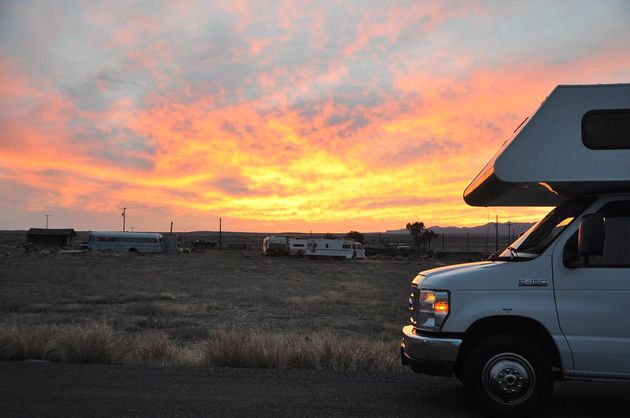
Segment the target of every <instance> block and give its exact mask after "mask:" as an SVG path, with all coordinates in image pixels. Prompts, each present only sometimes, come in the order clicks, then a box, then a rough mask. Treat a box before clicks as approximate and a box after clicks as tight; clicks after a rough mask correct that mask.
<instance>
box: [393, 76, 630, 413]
mask: <svg viewBox="0 0 630 418" xmlns="http://www.w3.org/2000/svg"><path fill="white" fill-rule="evenodd" d="M464 200H465V201H466V202H467V203H468V204H470V205H473V206H555V207H554V209H553V210H552V211H551V212H550V213H549V214H548V215H547V216H545V217H544V218H543V219H542V220H541V221H540V222H538V223H536V224H535V225H534V226H533V227H532V228H531V229H529V230H528V231H527V232H526V233H524V234H523V235H522V236H521V237H519V238H518V239H517V240H516V241H515V242H513V243H512V244H510V245H509V246H508V247H507V248H506V249H505V250H504V251H503V252H502V253H501V254H498V255H497V256H495V257H494V258H492V259H491V260H489V261H483V262H477V263H468V264H459V265H455V266H450V267H441V268H437V269H432V270H427V271H423V272H421V273H419V274H418V275H417V276H416V277H415V278H414V279H413V281H412V286H411V294H410V297H409V325H407V326H405V327H404V328H403V330H402V333H403V341H402V343H401V358H402V362H403V364H406V365H409V366H410V367H411V368H412V369H413V370H414V371H415V372H417V373H426V374H432V375H441V376H452V375H454V376H456V377H457V378H459V379H460V380H462V381H463V382H464V385H465V386H466V387H467V389H468V391H469V392H470V393H471V394H472V395H473V396H474V397H475V398H476V399H478V401H479V402H480V403H481V405H482V406H483V407H484V408H485V409H486V410H487V411H488V412H490V413H491V414H494V415H501V416H531V415H533V414H534V413H535V412H536V411H537V410H538V409H540V408H541V407H542V405H543V404H544V403H545V401H546V400H547V399H548V398H549V396H550V395H551V392H552V388H553V384H554V381H555V380H560V379H609V380H611V381H618V380H626V381H628V380H630V355H629V353H630V84H617V85H593V86H558V87H557V88H556V89H554V90H553V91H552V93H551V94H550V95H549V97H548V98H547V99H546V100H545V101H544V102H543V104H542V105H541V106H540V108H539V109H538V110H537V111H536V113H535V114H534V115H533V117H532V118H531V119H529V121H528V122H527V124H525V125H524V126H522V127H521V128H520V130H518V132H517V133H516V135H515V136H514V137H513V138H512V139H511V140H510V141H508V142H506V143H505V144H503V146H502V147H501V148H500V150H499V152H498V153H497V154H496V155H495V156H494V157H493V158H492V159H491V160H490V162H489V163H488V164H487V165H486V167H485V168H484V169H483V170H482V171H481V173H480V174H479V175H478V176H477V177H476V178H475V179H474V180H473V181H472V183H471V184H470V185H469V186H468V188H467V189H466V191H465V192H464Z"/></svg>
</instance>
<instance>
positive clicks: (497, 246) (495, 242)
mask: <svg viewBox="0 0 630 418" xmlns="http://www.w3.org/2000/svg"><path fill="white" fill-rule="evenodd" d="M495 216H496V222H495V224H494V226H495V237H494V238H495V239H494V244H495V251H496V253H497V255H499V215H495Z"/></svg>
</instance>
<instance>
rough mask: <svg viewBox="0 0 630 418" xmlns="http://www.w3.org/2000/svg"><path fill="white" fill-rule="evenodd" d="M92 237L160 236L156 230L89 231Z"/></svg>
mask: <svg viewBox="0 0 630 418" xmlns="http://www.w3.org/2000/svg"><path fill="white" fill-rule="evenodd" d="M90 235H92V236H94V237H116V238H124V237H128V238H161V237H162V234H160V233H158V232H120V231H90Z"/></svg>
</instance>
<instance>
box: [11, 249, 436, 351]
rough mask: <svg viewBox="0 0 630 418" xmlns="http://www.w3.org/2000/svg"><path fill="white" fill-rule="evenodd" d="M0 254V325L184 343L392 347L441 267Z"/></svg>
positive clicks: (395, 262)
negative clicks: (282, 339) (91, 328)
mask: <svg viewBox="0 0 630 418" xmlns="http://www.w3.org/2000/svg"><path fill="white" fill-rule="evenodd" d="M2 247H3V248H0V288H1V289H2V292H1V294H0V326H11V325H48V324H56V325H65V324H79V325H80V324H86V323H93V322H100V323H105V324H107V325H109V326H111V327H113V328H114V329H115V330H116V331H121V332H125V333H139V332H143V331H149V330H159V331H160V332H163V333H166V334H167V335H169V336H170V337H171V338H173V339H174V340H177V341H181V342H194V341H201V340H203V339H205V338H207V337H208V335H209V333H212V332H213V331H216V330H230V329H246V330H250V331H259V330H260V331H269V332H290V333H299V334H303V335H304V336H305V337H307V336H308V335H310V334H315V333H320V334H321V333H331V334H334V335H339V336H341V337H346V336H348V337H352V336H360V337H362V338H370V339H372V338H373V339H381V340H395V339H398V338H399V335H400V329H401V326H402V325H403V324H404V323H405V322H406V315H407V298H408V294H409V286H410V281H411V279H412V278H413V277H414V276H415V275H416V274H417V273H418V272H419V271H421V270H424V269H427V268H431V267H435V266H438V265H444V264H445V263H444V262H439V261H435V260H407V259H368V260H344V261H334V260H309V259H306V258H289V257H265V256H262V255H260V254H258V252H257V251H253V250H252V251H246V250H243V251H223V252H219V251H218V250H206V251H205V252H203V253H189V254H174V255H169V254H157V255H149V254H133V253H131V254H115V253H99V252H91V253H84V254H61V253H56V252H54V251H50V252H46V251H44V252H42V251H39V250H37V251H30V252H21V251H18V250H15V247H13V246H10V245H8V244H7V245H3V246H2Z"/></svg>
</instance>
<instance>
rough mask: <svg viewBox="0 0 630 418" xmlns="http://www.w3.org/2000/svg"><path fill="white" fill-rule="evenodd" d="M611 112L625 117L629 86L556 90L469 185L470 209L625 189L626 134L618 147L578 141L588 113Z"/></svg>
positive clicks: (628, 166)
mask: <svg viewBox="0 0 630 418" xmlns="http://www.w3.org/2000/svg"><path fill="white" fill-rule="evenodd" d="M610 110H620V111H622V113H623V114H624V115H625V114H626V113H630V84H599V85H579V86H570V85H563V86H558V87H556V88H555V89H554V90H553V91H552V92H551V94H550V95H549V97H547V99H546V100H545V101H544V102H543V103H542V104H541V105H540V107H539V108H538V110H537V111H536V113H535V114H534V115H533V116H532V117H531V118H530V119H529V120H528V121H527V123H526V124H524V125H523V126H522V127H521V128H520V130H518V132H517V133H516V135H515V136H514V137H512V139H510V140H508V141H506V142H505V143H504V144H503V145H502V146H501V148H500V149H499V151H498V152H497V153H496V154H495V156H494V157H493V158H492V159H491V160H490V161H489V162H488V164H486V166H485V167H484V168H483V170H482V171H481V172H480V173H479V174H478V175H477V177H476V178H475V179H474V180H473V181H472V183H470V185H469V186H468V187H467V188H466V190H465V191H464V200H465V201H466V203H468V204H469V205H472V206H555V205H557V204H559V203H560V202H562V201H563V200H566V199H570V198H573V197H576V196H579V195H582V194H585V193H597V192H601V191H614V190H628V188H630V132H628V139H627V141H626V142H624V146H623V147H620V148H623V149H592V148H588V147H587V146H586V145H585V143H584V142H583V136H582V129H583V126H582V125H583V118H584V116H585V115H586V114H587V112H591V111H610ZM627 120H628V119H627V116H624V122H623V123H622V127H623V129H624V132H625V129H627V126H626V125H627Z"/></svg>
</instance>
